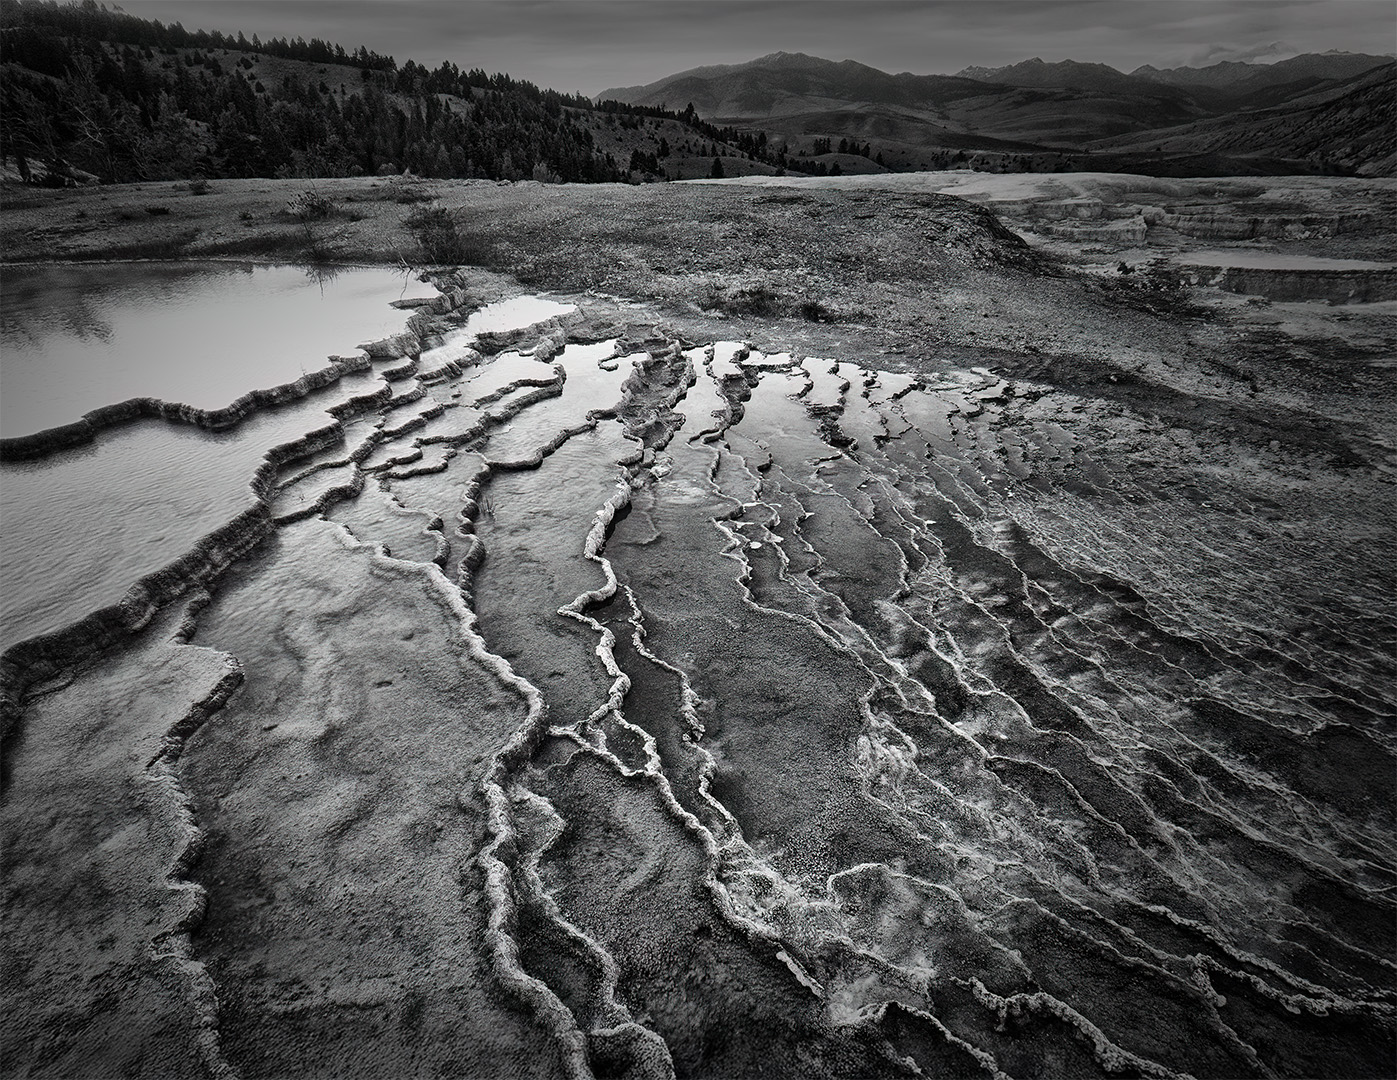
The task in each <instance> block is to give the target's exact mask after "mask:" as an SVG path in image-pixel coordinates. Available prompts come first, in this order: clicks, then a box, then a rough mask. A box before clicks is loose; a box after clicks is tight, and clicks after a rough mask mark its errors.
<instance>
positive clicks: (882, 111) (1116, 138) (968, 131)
mask: <svg viewBox="0 0 1397 1080" xmlns="http://www.w3.org/2000/svg"><path fill="white" fill-rule="evenodd" d="M1392 67H1393V65H1392V61H1391V60H1390V59H1388V58H1385V57H1381V56H1366V55H1357V54H1322V55H1313V54H1312V55H1305V56H1299V57H1294V58H1292V59H1291V60H1287V61H1284V62H1282V63H1279V64H1275V65H1271V66H1270V67H1267V66H1265V65H1255V64H1239V65H1235V67H1222V68H1220V70H1219V71H1217V72H1214V73H1213V74H1212V75H1207V74H1200V75H1198V77H1197V78H1194V77H1192V76H1191V75H1189V74H1188V73H1189V72H1191V71H1192V70H1193V69H1178V70H1177V71H1174V72H1160V71H1157V70H1155V69H1141V70H1140V71H1137V72H1135V73H1132V74H1129V75H1127V74H1124V73H1122V72H1120V71H1117V70H1116V69H1114V68H1111V67H1108V66H1106V65H1104V64H1083V63H1077V62H1074V61H1070V60H1069V61H1063V62H1060V63H1051V64H1050V63H1044V62H1043V61H1042V60H1040V59H1037V58H1034V59H1032V60H1027V61H1024V62H1023V63H1020V64H1014V65H1011V66H1008V67H1003V68H995V69H988V68H975V67H971V68H966V69H964V70H962V71H961V72H959V73H958V74H957V75H955V76H916V75H910V74H906V73H904V74H901V75H888V74H886V73H884V72H880V71H877V70H876V69H874V68H870V67H867V66H865V65H862V64H856V63H854V62H853V61H848V60H846V61H843V62H841V63H835V62H832V61H828V60H821V59H819V58H816V57H809V56H804V55H801V54H790V53H776V54H773V55H771V56H766V57H762V58H760V59H757V60H753V61H751V62H749V63H746V64H737V65H726V66H718V67H705V68H695V69H693V70H692V71H687V72H682V73H680V74H678V75H673V76H670V77H668V78H665V79H661V80H659V81H657V82H655V83H651V84H649V85H647V86H635V87H625V88H618V89H613V90H607V91H604V92H603V94H602V95H601V97H602V98H603V99H604V98H616V99H619V100H622V101H627V102H634V103H640V104H645V105H650V106H657V105H662V104H667V105H668V106H669V107H671V108H679V107H681V103H684V104H692V105H693V106H694V108H695V109H696V110H697V111H698V113H699V114H700V115H703V116H707V117H712V118H716V119H717V120H718V121H719V122H721V123H723V124H727V125H732V126H735V127H744V128H752V129H758V130H761V131H762V132H763V133H764V134H765V135H766V137H767V138H768V139H769V140H770V141H771V142H772V143H773V144H775V143H778V142H780V143H785V144H787V145H788V146H789V148H790V150H791V152H792V155H793V160H794V157H795V156H796V155H799V156H806V155H810V156H813V157H815V158H816V159H818V160H828V159H825V158H824V155H825V154H826V153H827V152H828V151H827V150H826V149H825V147H824V145H823V143H824V142H825V141H831V142H832V141H837V140H839V139H853V140H854V141H855V142H859V143H861V144H862V143H868V144H869V145H870V154H869V156H870V157H875V158H876V156H877V155H878V154H882V156H883V158H884V164H885V165H886V166H888V167H891V168H897V169H909V168H910V169H917V168H945V167H947V165H948V164H953V163H956V162H958V161H963V160H965V159H964V158H961V159H955V162H953V155H954V154H956V153H960V152H964V151H974V150H979V151H982V153H981V154H980V155H978V157H977V158H976V159H975V160H976V163H977V167H982V168H986V169H991V170H994V171H1031V172H1050V171H1055V170H1060V169H1062V168H1065V167H1070V168H1073V169H1074V170H1078V171H1081V170H1103V171H1133V172H1144V173H1151V172H1155V173H1157V174H1159V175H1170V176H1189V175H1229V174H1234V173H1243V172H1258V173H1285V172H1297V171H1298V172H1306V171H1313V172H1324V171H1325V170H1335V169H1339V170H1343V171H1348V172H1353V171H1357V170H1358V169H1364V170H1365V171H1366V172H1367V173H1372V174H1379V175H1383V174H1386V173H1387V172H1389V171H1390V170H1391V167H1392V166H1391V162H1390V161H1389V160H1388V157H1389V151H1388V150H1387V149H1386V147H1387V145H1388V144H1389V143H1390V141H1391V129H1392V125H1391V122H1390V112H1388V111H1387V110H1386V109H1385V108H1384V103H1383V101H1382V99H1381V93H1380V92H1375V93H1374V94H1372V95H1369V96H1367V97H1364V96H1362V94H1361V92H1363V91H1366V90H1367V89H1368V88H1369V87H1370V86H1371V85H1372V84H1371V82H1370V81H1369V80H1377V79H1381V78H1383V77H1384V76H1383V75H1382V74H1381V71H1386V72H1391V70H1392ZM1238 69H1245V70H1238ZM1375 69H1379V70H1375ZM1202 70H1203V71H1204V72H1205V73H1206V72H1208V71H1211V70H1212V69H1202ZM1352 94H1360V97H1359V98H1354V99H1353V101H1351V102H1349V103H1348V105H1343V106H1339V107H1338V111H1337V112H1335V113H1332V114H1325V115H1323V116H1318V117H1314V118H1313V122H1312V118H1311V115H1310V113H1311V110H1313V108H1314V107H1315V106H1317V105H1318V104H1320V103H1321V100H1322V99H1324V98H1326V97H1328V98H1333V99H1335V100H1338V99H1340V98H1343V97H1345V96H1346V95H1352ZM1370 99H1371V101H1370ZM1370 103H1371V104H1372V106H1373V108H1369V107H1368V105H1369V104H1370ZM1282 105H1285V106H1287V107H1292V106H1293V108H1294V109H1295V110H1296V112H1297V113H1298V119H1297V131H1296V132H1295V133H1293V134H1292V133H1289V132H1285V131H1283V130H1279V129H1278V127H1277V125H1276V124H1275V123H1274V122H1273V121H1274V120H1275V115H1273V114H1268V113H1266V112H1265V110H1267V109H1273V108H1279V107H1281V106H1282ZM1340 113H1342V114H1343V115H1342V116H1340V115H1339V114H1340ZM1188 124H1195V125H1198V127H1197V129H1196V131H1197V132H1198V133H1199V134H1200V136H1201V134H1202V133H1218V134H1219V137H1215V138H1203V137H1199V138H1193V139H1189V138H1184V137H1177V138H1176V137H1174V136H1173V135H1172V134H1171V135H1169V136H1167V137H1166V138H1162V139H1160V140H1155V139H1154V138H1153V136H1154V135H1155V134H1156V133H1167V132H1172V129H1175V128H1181V127H1183V126H1184V125H1188ZM1310 128H1315V129H1316V130H1309V129H1310ZM1318 129H1325V130H1324V131H1320V130H1318ZM1224 132H1226V133H1227V134H1226V135H1225V136H1222V135H1221V134H1220V133H1224ZM1121 151H1126V152H1127V155H1128V156H1123V155H1122V154H1121ZM1064 155H1071V156H1072V160H1071V164H1070V165H1067V164H1065V162H1064ZM1093 158H1094V159H1095V160H1093Z"/></svg>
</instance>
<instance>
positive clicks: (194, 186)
mask: <svg viewBox="0 0 1397 1080" xmlns="http://www.w3.org/2000/svg"><path fill="white" fill-rule="evenodd" d="M186 186H187V187H188V188H189V194H191V195H207V194H208V193H209V182H208V181H207V180H205V179H204V178H203V177H202V176H196V177H195V178H194V179H193V180H191V181H189V183H188V184H187V185H186Z"/></svg>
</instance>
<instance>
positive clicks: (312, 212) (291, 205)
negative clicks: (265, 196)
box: [286, 188, 335, 221]
mask: <svg viewBox="0 0 1397 1080" xmlns="http://www.w3.org/2000/svg"><path fill="white" fill-rule="evenodd" d="M286 212H287V213H288V214H290V215H291V216H292V217H293V218H295V219H296V220H297V221H321V220H323V219H325V218H327V217H329V216H330V215H331V214H333V213H334V212H335V204H334V203H332V202H331V201H330V200H329V199H327V198H326V197H325V196H324V195H322V194H320V192H318V191H316V190H315V189H314V188H309V189H307V190H305V191H302V192H300V193H299V194H297V195H293V196H292V197H291V198H290V199H288V200H287V203H286Z"/></svg>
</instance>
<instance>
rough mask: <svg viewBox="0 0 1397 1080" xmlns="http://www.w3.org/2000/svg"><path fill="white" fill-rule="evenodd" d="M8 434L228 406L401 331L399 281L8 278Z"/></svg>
mask: <svg viewBox="0 0 1397 1080" xmlns="http://www.w3.org/2000/svg"><path fill="white" fill-rule="evenodd" d="M3 284H4V287H3V290H2V291H0V316H2V318H0V432H3V434H4V435H5V436H7V437H13V436H16V435H24V434H28V433H30V432H34V431H40V430H42V429H44V428H48V427H54V426H56V425H58V424H67V423H72V422H73V421H75V420H77V419H78V418H79V417H81V416H82V414H83V413H85V412H88V411H89V410H91V409H95V408H97V407H98V406H99V405H107V404H111V403H113V402H118V401H125V400H126V399H127V398H132V397H159V398H164V399H165V400H167V401H183V402H186V403H188V404H190V405H194V406H197V407H199V408H202V409H216V408H221V407H222V406H224V405H227V404H228V403H229V402H231V401H233V400H234V399H236V398H237V397H239V396H241V395H242V394H245V393H247V391H249V390H254V389H259V388H263V387H269V386H276V385H278V384H280V383H285V382H290V381H291V380H293V379H297V378H299V377H300V376H301V375H302V374H303V373H304V372H308V371H314V370H316V369H318V368H322V367H324V366H325V363H326V358H327V357H328V356H329V355H330V354H331V353H347V352H352V351H353V350H354V348H355V346H356V345H359V344H360V343H361V342H363V341H367V340H370V339H372V338H378V337H384V336H386V335H388V334H392V333H397V332H398V331H400V330H401V329H402V328H403V325H404V323H405V322H406V319H407V314H408V313H406V312H403V311H398V310H396V309H394V308H391V307H389V306H388V305H389V303H390V302H391V301H393V300H396V299H398V298H400V297H403V296H433V295H435V291H434V290H433V289H432V288H431V286H429V285H423V284H421V283H419V282H417V281H416V280H414V279H413V278H411V277H407V276H405V275H404V274H402V273H401V272H399V271H397V270H390V269H385V268H375V269H365V268H357V267H353V268H345V269H343V270H339V271H330V272H327V271H326V270H324V269H316V270H310V271H308V270H306V269H303V268H298V267H290V266H250V265H235V264H228V265H217V264H215V265H210V264H208V263H203V264H197V265H190V264H178V263H108V264H103V265H88V266H19V267H14V266H12V267H6V268H5V269H4V278H3Z"/></svg>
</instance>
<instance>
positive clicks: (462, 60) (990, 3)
mask: <svg viewBox="0 0 1397 1080" xmlns="http://www.w3.org/2000/svg"><path fill="white" fill-rule="evenodd" d="M123 6H124V7H125V9H126V10H127V11H129V12H131V13H132V14H134V15H140V16H143V17H146V18H158V19H161V20H162V21H165V22H182V23H183V24H184V25H185V26H186V27H190V28H194V27H202V28H207V29H220V30H227V31H238V30H242V31H244V32H245V33H247V34H248V35H249V36H250V35H252V34H253V33H257V34H261V35H262V36H264V37H265V36H291V37H295V36H297V35H300V36H302V37H320V38H325V39H327V40H330V41H336V42H339V43H340V44H343V45H345V46H346V47H355V46H358V45H361V44H363V45H368V46H369V47H370V48H373V49H376V50H378V51H380V52H387V53H391V54H392V55H394V56H396V57H398V59H399V60H405V59H408V58H413V59H416V60H418V61H421V62H423V63H426V64H429V65H431V66H436V65H437V64H439V63H441V62H442V61H443V60H451V61H453V62H455V63H457V64H460V65H461V66H462V67H483V68H485V69H486V70H488V71H507V72H509V73H510V74H512V75H515V76H518V77H521V78H527V79H531V80H533V81H535V82H538V83H540V84H543V85H547V86H553V87H557V88H558V89H561V90H583V91H585V92H587V93H596V92H597V91H599V90H601V89H603V88H605V87H608V86H620V85H630V84H635V83H645V82H650V81H652V80H654V79H657V78H660V77H662V76H664V75H668V74H671V73H673V72H675V71H680V70H684V69H686V68H690V67H697V66H700V65H704V64H730V63H741V62H743V61H745V60H751V59H753V58H754V57H757V56H761V55H763V54H765V53H769V52H776V51H778V50H784V51H786V52H807V53H811V54H812V55H817V56H824V57H828V58H830V59H835V60H843V59H852V60H858V61H861V62H862V63H866V64H871V65H873V66H874V67H879V68H883V69H884V70H888V71H914V72H918V73H934V72H954V71H958V70H960V69H961V68H962V67H964V66H966V65H967V64H981V65H986V66H994V65H999V64H1010V63H1015V62H1017V61H1019V60H1024V59H1027V58H1028V57H1030V56H1040V57H1042V58H1043V59H1044V60H1064V59H1073V60H1082V61H1099V62H1102V63H1107V64H1112V65H1114V66H1116V67H1119V68H1121V69H1123V70H1126V71H1129V70H1131V69H1132V68H1135V67H1137V66H1139V65H1140V64H1145V63H1151V64H1155V65H1157V66H1172V65H1177V64H1183V63H1195V64H1198V63H1215V62H1216V61H1217V60H1222V59H1261V60H1273V59H1280V58H1281V57H1282V56H1286V55H1293V54H1294V53H1296V52H1311V51H1318V52H1322V51H1324V50H1327V49H1343V50H1349V51H1354V52H1375V51H1389V50H1391V49H1392V47H1393V40H1394V35H1397V7H1394V5H1393V4H1392V2H1391V0H939V2H927V0H857V2H856V0H704V2H696V0H466V2H460V0H451V2H446V0H126V2H125V3H124V5H123ZM1277 42H1284V43H1285V44H1284V45H1281V46H1277V45H1276V44H1275V43H1277Z"/></svg>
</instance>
